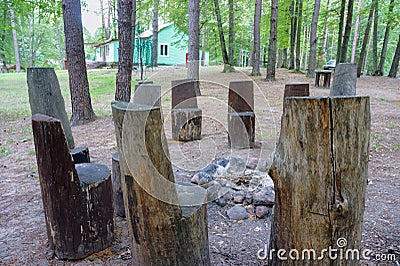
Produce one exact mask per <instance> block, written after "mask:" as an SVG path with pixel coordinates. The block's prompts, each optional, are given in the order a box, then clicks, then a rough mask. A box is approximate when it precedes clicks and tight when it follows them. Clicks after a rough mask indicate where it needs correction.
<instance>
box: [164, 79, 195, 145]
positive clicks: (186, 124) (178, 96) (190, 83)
mask: <svg viewBox="0 0 400 266" xmlns="http://www.w3.org/2000/svg"><path fill="white" fill-rule="evenodd" d="M171 84H172V109H171V124H172V138H173V139H174V140H179V141H192V140H199V139H201V122H202V110H201V109H199V108H198V106H197V98H196V86H198V81H196V80H191V79H184V80H173V81H172V82H171Z"/></svg>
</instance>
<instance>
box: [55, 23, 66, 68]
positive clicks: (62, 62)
mask: <svg viewBox="0 0 400 266" xmlns="http://www.w3.org/2000/svg"><path fill="white" fill-rule="evenodd" d="M58 27H59V25H58V24H57V25H56V34H57V41H58V52H59V53H60V58H61V65H62V69H65V58H64V51H63V46H62V42H61V35H60V31H59V29H58Z"/></svg>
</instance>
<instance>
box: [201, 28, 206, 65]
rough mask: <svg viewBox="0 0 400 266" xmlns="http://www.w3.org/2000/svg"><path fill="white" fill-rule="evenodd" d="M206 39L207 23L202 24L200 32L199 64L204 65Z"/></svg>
mask: <svg viewBox="0 0 400 266" xmlns="http://www.w3.org/2000/svg"><path fill="white" fill-rule="evenodd" d="M206 39H207V25H206V24H203V32H202V34H201V66H205V64H206V63H205V62H206Z"/></svg>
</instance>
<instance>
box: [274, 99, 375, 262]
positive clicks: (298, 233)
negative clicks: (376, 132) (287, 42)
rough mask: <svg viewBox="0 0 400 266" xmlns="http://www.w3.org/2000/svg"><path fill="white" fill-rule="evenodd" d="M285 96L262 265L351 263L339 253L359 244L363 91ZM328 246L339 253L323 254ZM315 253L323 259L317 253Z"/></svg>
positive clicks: (365, 114)
mask: <svg viewBox="0 0 400 266" xmlns="http://www.w3.org/2000/svg"><path fill="white" fill-rule="evenodd" d="M284 101H285V108H284V113H283V115H282V121H281V133H280V138H279V143H278V145H277V148H276V151H275V154H274V159H273V163H272V166H271V168H270V170H269V175H270V176H271V177H272V179H273V180H274V183H275V193H276V202H275V210H274V219H273V225H272V232H271V238H270V247H269V249H270V250H269V254H272V256H271V257H270V264H269V265H299V264H302V265H358V263H359V261H358V260H351V254H350V255H348V258H349V259H348V260H346V259H345V256H346V251H347V250H349V249H351V250H353V249H357V250H358V251H360V248H361V236H362V230H361V227H362V221H363V215H364V203H365V190H366V185H367V174H368V156H369V134H370V105H369V98H368V97H334V98H326V97H323V98H286V99H285V100H284ZM344 239H345V241H344ZM345 242H346V243H345ZM330 247H331V248H332V249H337V250H338V252H339V251H340V250H342V251H343V254H344V255H343V256H342V257H340V255H338V254H339V253H338V252H337V253H336V254H337V255H338V257H337V259H336V260H334V259H332V260H331V259H330V258H331V257H329V254H328V252H326V251H325V253H322V252H323V250H324V249H329V248H330ZM279 249H283V250H285V253H283V255H282V252H278V250H279ZM292 249H296V250H297V251H298V252H299V253H298V255H297V254H296V253H295V252H294V251H291V250H292ZM306 249H313V250H314V251H315V252H316V254H315V255H314V257H313V255H312V254H311V255H307V253H306V254H305V257H304V259H302V255H303V251H304V250H306ZM269 254H268V255H269ZM279 254H280V257H281V259H279V258H278V255H279ZM321 254H322V255H323V256H324V257H323V259H317V257H320V256H321ZM290 255H291V256H292V257H295V258H296V256H299V257H298V258H299V259H298V260H292V259H291V258H290V257H289V256H290ZM282 256H283V257H286V258H287V260H282ZM309 256H311V259H310V257H309ZM313 258H314V259H313Z"/></svg>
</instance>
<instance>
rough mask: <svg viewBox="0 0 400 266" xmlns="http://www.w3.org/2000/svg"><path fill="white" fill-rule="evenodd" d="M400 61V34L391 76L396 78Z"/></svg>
mask: <svg viewBox="0 0 400 266" xmlns="http://www.w3.org/2000/svg"><path fill="white" fill-rule="evenodd" d="M399 61H400V35H399V40H398V42H397V47H396V52H395V53H394V56H393V61H392V66H391V67H390V71H389V77H390V78H395V77H396V75H397V69H398V68H399Z"/></svg>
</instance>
